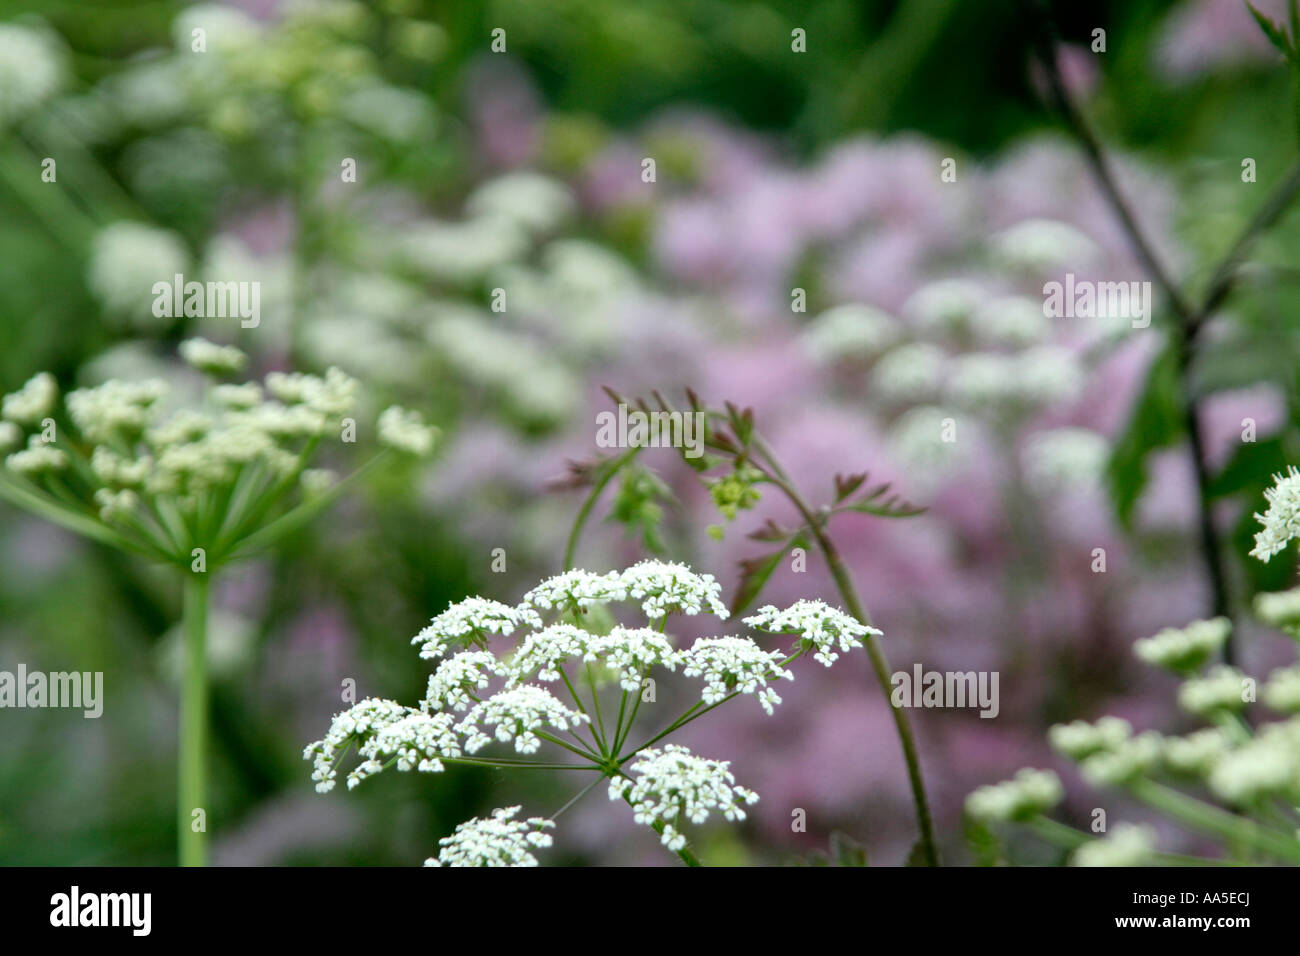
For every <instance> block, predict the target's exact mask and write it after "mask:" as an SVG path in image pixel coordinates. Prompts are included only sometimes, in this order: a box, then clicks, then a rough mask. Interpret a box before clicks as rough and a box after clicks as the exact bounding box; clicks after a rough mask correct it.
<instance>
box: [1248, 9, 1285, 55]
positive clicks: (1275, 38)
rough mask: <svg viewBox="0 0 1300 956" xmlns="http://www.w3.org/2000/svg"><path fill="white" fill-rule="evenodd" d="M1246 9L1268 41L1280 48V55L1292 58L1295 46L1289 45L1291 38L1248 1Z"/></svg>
mask: <svg viewBox="0 0 1300 956" xmlns="http://www.w3.org/2000/svg"><path fill="white" fill-rule="evenodd" d="M1246 9H1247V10H1249V11H1250V15H1251V16H1252V17H1254V18H1255V22H1256V23H1258V24H1259V28H1260V29H1261V30H1263V31H1264V36H1266V37H1268V42H1269V43H1271V44H1273V46H1275V47H1277V48H1278V49H1279V50H1281V51H1282V55H1283V56H1284V57H1286V58H1287V59H1288V60H1291V59H1292V58H1294V57H1295V47H1293V46H1292V45H1291V40H1290V39H1289V38H1288V37H1287V35H1286V33H1285V32H1284V31H1283V30H1282V28H1281V27H1279V26H1278V25H1277V24H1276V23H1274V22H1273V21H1272V20H1270V19H1269V18H1268V17H1266V16H1264V14H1262V13H1260V12H1259V11H1258V10H1256V9H1255V8H1254V7H1253V6H1252V5H1251V4H1250V3H1247V4H1246Z"/></svg>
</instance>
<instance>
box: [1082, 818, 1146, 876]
mask: <svg viewBox="0 0 1300 956" xmlns="http://www.w3.org/2000/svg"><path fill="white" fill-rule="evenodd" d="M1155 846H1156V832H1155V830H1153V829H1152V828H1151V827H1149V826H1145V825H1135V824H1131V823H1117V824H1116V825H1115V827H1114V828H1113V829H1112V830H1111V832H1110V833H1109V834H1107V835H1106V836H1105V837H1103V838H1102V839H1100V840H1092V841H1090V842H1088V843H1085V844H1083V846H1081V847H1079V849H1077V850H1075V851H1074V854H1073V855H1072V856H1071V857H1070V865H1071V866H1148V865H1150V863H1151V856H1152V854H1153V853H1155Z"/></svg>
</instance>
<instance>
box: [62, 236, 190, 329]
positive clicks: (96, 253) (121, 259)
mask: <svg viewBox="0 0 1300 956" xmlns="http://www.w3.org/2000/svg"><path fill="white" fill-rule="evenodd" d="M188 263H189V254H188V252H187V251H186V249H185V243H184V242H182V241H181V238H180V236H178V235H176V234H175V233H174V232H170V231H168V230H166V229H158V228H155V227H153V226H146V225H142V224H141V223H136V222H115V223H113V224H112V225H110V226H106V227H105V228H104V229H102V230H100V232H99V233H98V234H97V235H96V236H95V239H94V243H93V244H92V246H91V251H90V265H89V276H88V278H87V281H88V282H89V284H90V290H91V292H93V293H94V294H95V297H96V298H97V299H99V301H100V302H101V303H102V304H103V306H104V310H105V311H106V312H108V313H109V315H110V316H112V317H113V318H115V319H118V320H120V321H123V322H124V323H125V324H127V325H129V326H131V327H133V328H138V329H142V330H150V331H156V330H158V329H162V328H166V327H167V326H169V325H171V324H172V322H173V319H172V318H171V317H168V316H156V315H154V309H153V304H154V292H153V287H154V284H155V283H157V282H165V283H167V285H168V286H169V287H170V286H171V285H172V283H173V281H174V279H175V276H177V275H178V274H184V272H185V269H186V267H187V265H188ZM168 294H169V295H170V293H168Z"/></svg>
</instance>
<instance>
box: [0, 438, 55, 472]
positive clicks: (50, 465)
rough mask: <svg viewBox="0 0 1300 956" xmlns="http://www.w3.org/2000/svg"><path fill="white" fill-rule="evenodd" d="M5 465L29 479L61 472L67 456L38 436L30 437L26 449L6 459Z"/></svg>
mask: <svg viewBox="0 0 1300 956" xmlns="http://www.w3.org/2000/svg"><path fill="white" fill-rule="evenodd" d="M5 465H7V466H8V467H9V468H10V469H11V470H13V471H16V472H18V473H19V474H20V475H26V476H28V477H29V478H30V477H34V476H36V475H43V474H45V473H46V472H49V471H62V470H63V469H64V468H66V467H67V466H68V456H67V455H65V454H64V453H63V452H62V451H60V450H59V449H57V448H54V447H53V446H52V445H50V444H48V443H46V442H45V441H43V440H42V439H41V436H40V435H32V436H31V437H30V438H29V439H28V440H27V447H26V448H25V449H23V450H22V451H16V452H14V453H13V454H12V455H10V456H9V457H8V458H6V459H5Z"/></svg>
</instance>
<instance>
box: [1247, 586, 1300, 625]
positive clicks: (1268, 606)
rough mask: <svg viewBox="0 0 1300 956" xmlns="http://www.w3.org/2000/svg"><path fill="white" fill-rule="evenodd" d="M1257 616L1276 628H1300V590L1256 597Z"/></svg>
mask: <svg viewBox="0 0 1300 956" xmlns="http://www.w3.org/2000/svg"><path fill="white" fill-rule="evenodd" d="M1255 614H1256V615H1257V616H1258V617H1259V619H1260V620H1261V621H1263V622H1264V623H1265V624H1272V625H1273V626H1274V627H1281V628H1286V629H1288V630H1289V629H1293V628H1297V627H1300V588H1292V589H1291V590H1289V591H1275V592H1273V593H1271V594H1257V595H1255Z"/></svg>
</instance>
